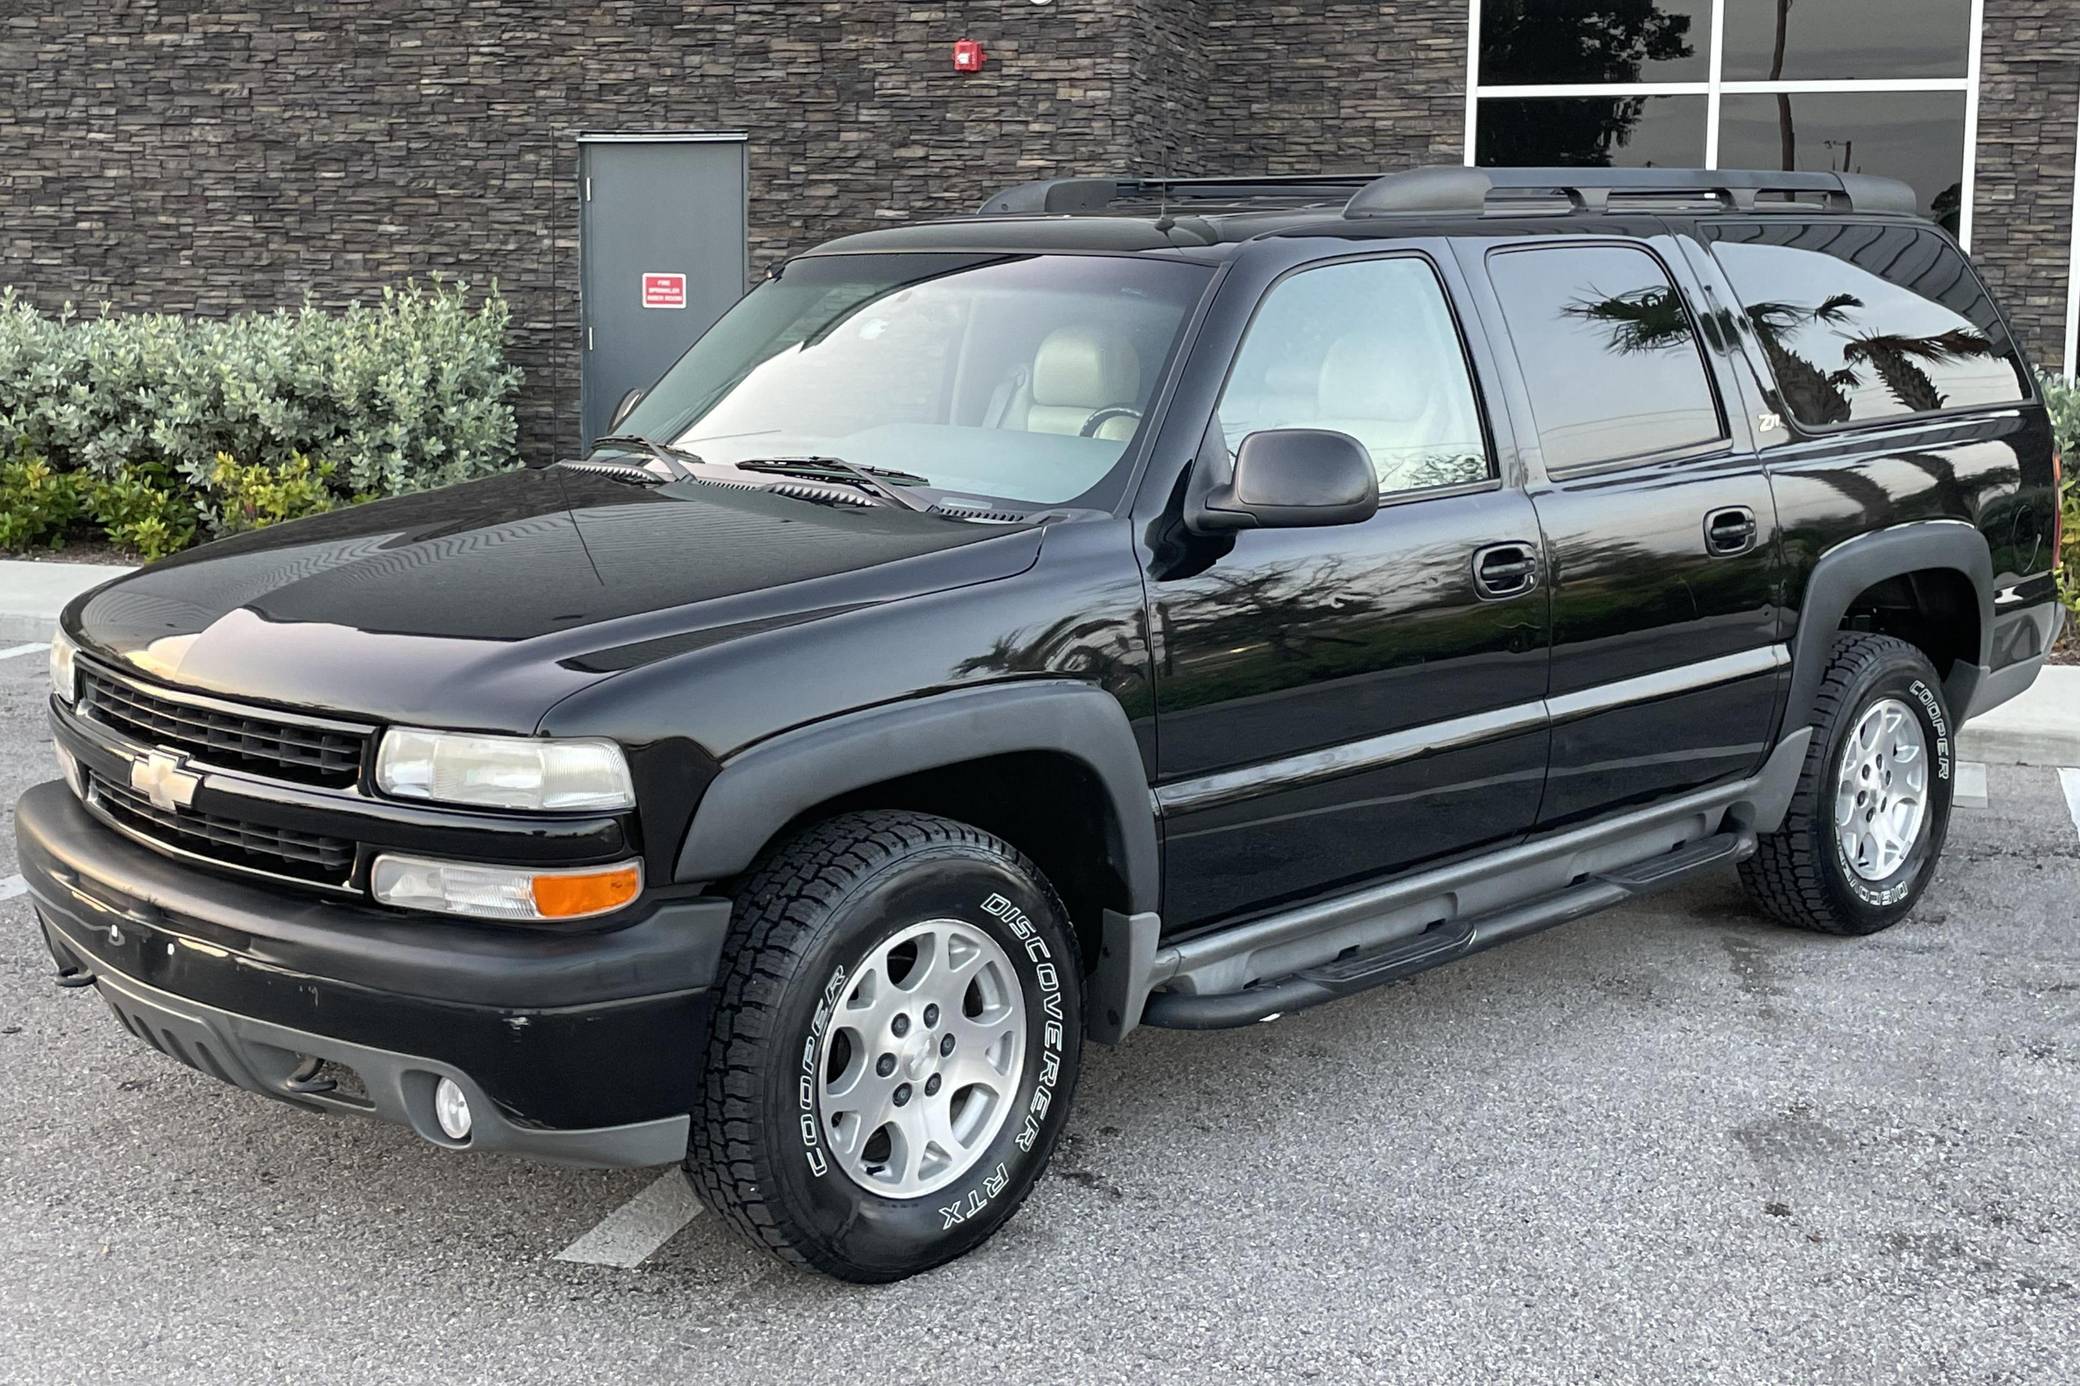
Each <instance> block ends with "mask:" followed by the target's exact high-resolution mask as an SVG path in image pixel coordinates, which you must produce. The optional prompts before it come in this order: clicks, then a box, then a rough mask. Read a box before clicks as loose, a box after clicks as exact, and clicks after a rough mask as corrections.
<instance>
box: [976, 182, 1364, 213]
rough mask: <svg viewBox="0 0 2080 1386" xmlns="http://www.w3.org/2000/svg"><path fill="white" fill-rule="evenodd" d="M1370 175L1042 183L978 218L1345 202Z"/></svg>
mask: <svg viewBox="0 0 2080 1386" xmlns="http://www.w3.org/2000/svg"><path fill="white" fill-rule="evenodd" d="M1378 176H1379V175H1377V174H1373V173H1315V174H1266V175H1263V176H1261V177H1252V176H1248V175H1244V176H1238V177H1224V178H1123V177H1122V178H1103V177H1099V178H1043V179H1041V180H1039V181H1038V182H1033V183H1020V184H1018V185H1017V186H1015V187H1010V188H1006V189H1004V190H1003V191H1002V192H999V193H997V194H995V195H994V196H992V197H991V198H990V199H989V200H988V201H987V202H984V203H983V204H982V206H981V207H980V208H978V209H977V215H978V216H986V217H993V216H1014V215H1018V214H1021V213H1036V212H1037V213H1053V214H1055V215H1062V214H1066V213H1074V212H1102V211H1104V210H1105V209H1106V208H1107V207H1111V206H1113V205H1114V204H1116V203H1122V202H1125V203H1138V202H1176V203H1207V202H1214V203H1229V204H1232V203H1238V202H1276V203H1282V204H1286V205H1306V204H1309V203H1323V202H1329V203H1335V202H1343V201H1345V200H1347V199H1348V198H1349V197H1350V195H1351V194H1352V193H1353V192H1355V191H1356V190H1357V189H1359V188H1362V187H1364V186H1365V185H1366V184H1368V183H1370V182H1372V181H1373V180H1374V179H1376V178H1377V177H1378Z"/></svg>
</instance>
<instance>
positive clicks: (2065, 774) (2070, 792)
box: [2058, 769, 2080, 833]
mask: <svg viewBox="0 0 2080 1386" xmlns="http://www.w3.org/2000/svg"><path fill="white" fill-rule="evenodd" d="M2058 782H2059V785H2060V786H2061V787H2062V788H2064V790H2065V792H2066V812H2067V813H2070V814H2071V815H2073V831H2074V832H2076V833H2080V770H2067V769H2061V770H2060V771H2059V772H2058Z"/></svg>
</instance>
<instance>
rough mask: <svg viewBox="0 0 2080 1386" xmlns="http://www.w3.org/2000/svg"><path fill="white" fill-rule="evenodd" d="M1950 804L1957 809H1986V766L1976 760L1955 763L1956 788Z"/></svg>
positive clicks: (1952, 793)
mask: <svg viewBox="0 0 2080 1386" xmlns="http://www.w3.org/2000/svg"><path fill="white" fill-rule="evenodd" d="M1950 802H1951V803H1953V804H1955V805H1956V806H1957V807H1959V808H1985V807H1986V766H1985V765H1984V764H1983V763H1982V762H1980V761H1976V760H1960V761H1959V762H1957V786H1956V788H1955V789H1954V790H1953V791H1952V792H1951V795H1950Z"/></svg>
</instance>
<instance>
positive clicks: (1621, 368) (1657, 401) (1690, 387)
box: [1488, 245, 1725, 472]
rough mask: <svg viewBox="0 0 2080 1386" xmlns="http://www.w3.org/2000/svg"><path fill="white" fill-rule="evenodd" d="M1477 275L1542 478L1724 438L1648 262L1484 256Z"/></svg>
mask: <svg viewBox="0 0 2080 1386" xmlns="http://www.w3.org/2000/svg"><path fill="white" fill-rule="evenodd" d="M1488 277H1489V279H1491V280H1492V281H1493V282H1494V285H1495V294H1496V297H1497V298H1498V299H1500V300H1501V302H1502V315H1503V317H1504V319H1505V320H1507V322H1508V323H1509V335H1510V341H1511V343H1512V345H1514V347H1515V348H1516V354H1517V362H1518V365H1519V366H1520V367H1521V368H1522V369H1523V372H1524V385H1525V388H1526V389H1527V390H1528V391H1529V392H1530V395H1531V412H1532V413H1533V414H1534V415H1535V416H1536V417H1537V421H1538V441H1539V447H1540V449H1541V450H1542V451H1543V452H1544V453H1545V459H1546V468H1547V469H1548V470H1549V471H1553V472H1565V471H1570V470H1573V469H1576V468H1581V467H1593V466H1596V465H1597V464H1599V463H1603V462H1615V461H1620V460H1623V459H1625V458H1631V457H1645V456H1649V455H1658V454H1664V453H1668V452H1675V451H1681V450H1684V449H1687V448H1695V447H1701V446H1704V445H1707V444H1711V443H1716V442H1718V441H1719V440H1720V439H1721V438H1723V437H1725V427H1724V425H1723V424H1722V423H1721V422H1720V418H1719V405H1718V402H1717V400H1716V398H1715V397H1714V396H1713V394H1712V385H1711V380H1710V379H1709V377H1707V376H1706V374H1705V367H1704V360H1703V358H1702V357H1701V356H1699V355H1698V349H1697V329H1696V327H1695V325H1694V324H1693V323H1692V322H1691V321H1690V314H1689V310H1688V309H1686V308H1685V307H1684V306H1683V299H1682V296H1681V295H1680V294H1678V293H1677V292H1676V287H1675V285H1674V284H1672V283H1670V282H1669V278H1668V272H1667V271H1666V270H1664V269H1663V268H1662V267H1661V262H1660V261H1659V260H1656V259H1655V258H1654V257H1653V256H1652V255H1649V254H1648V253H1647V252H1646V251H1644V250H1640V249H1638V248H1636V247H1633V246H1623V245H1575V246H1549V247H1546V246H1542V247H1539V248H1536V249H1532V250H1510V251H1503V252H1499V253H1497V254H1495V255H1493V256H1491V257H1489V260H1488Z"/></svg>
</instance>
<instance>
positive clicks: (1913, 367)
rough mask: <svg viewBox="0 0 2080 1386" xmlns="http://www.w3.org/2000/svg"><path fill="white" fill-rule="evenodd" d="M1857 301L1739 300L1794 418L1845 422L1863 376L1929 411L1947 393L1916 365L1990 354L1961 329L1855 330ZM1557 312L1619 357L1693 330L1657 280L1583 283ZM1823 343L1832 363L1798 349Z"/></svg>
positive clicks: (1986, 343)
mask: <svg viewBox="0 0 2080 1386" xmlns="http://www.w3.org/2000/svg"><path fill="white" fill-rule="evenodd" d="M1864 307H1865V305H1864V302H1863V300H1862V299H1860V298H1858V297H1857V296H1856V295H1854V294H1847V293H1840V294H1831V295H1829V296H1828V297H1826V298H1824V299H1822V300H1821V301H1820V302H1818V303H1816V304H1813V305H1811V306H1810V307H1808V306H1805V305H1803V304H1797V303H1787V302H1779V301H1769V302H1762V303H1753V304H1750V305H1748V308H1747V318H1748V325H1749V326H1750V327H1751V328H1753V329H1754V332H1755V338H1756V340H1757V341H1758V342H1759V343H1760V344H1761V346H1762V354H1763V356H1764V357H1765V358H1767V360H1768V361H1769V365H1770V370H1771V371H1772V372H1773V373H1774V374H1775V376H1776V379H1777V388H1778V390H1779V392H1780V393H1781V394H1782V395H1783V398H1784V403H1785V404H1786V405H1787V406H1788V407H1789V409H1790V411H1791V414H1792V416H1793V417H1795V418H1797V419H1798V420H1800V421H1801V422H1803V423H1808V424H1834V423H1844V422H1846V421H1848V419H1849V418H1850V417H1851V415H1852V414H1853V413H1854V412H1855V404H1854V400H1853V398H1852V394H1851V392H1852V391H1855V390H1859V389H1861V388H1863V387H1864V384H1865V380H1866V375H1867V374H1874V375H1876V377H1877V378H1878V380H1879V381H1881V382H1882V383H1883V384H1884V386H1885V389H1886V391H1887V393H1889V394H1890V395H1891V396H1892V398H1893V399H1894V400H1895V401H1897V402H1898V404H1899V406H1900V407H1901V408H1902V409H1904V410H1906V411H1907V412H1909V413H1929V412H1933V411H1935V410H1938V409H1941V408H1943V407H1944V406H1945V405H1946V404H1947V403H1948V400H1947V397H1946V396H1945V395H1944V394H1943V392H1942V390H1941V389H1940V388H1938V387H1937V385H1936V382H1935V380H1934V379H1933V378H1932V377H1931V376H1930V375H1929V373H1928V371H1927V370H1926V369H1925V368H1926V367H1928V366H1947V365H1954V364H1956V363H1957V362H1959V361H1964V360H1969V359H1974V358H1990V357H1992V356H1994V355H1995V350H1994V346H1993V343H1992V342H1991V341H1990V340H1988V339H1987V337H1986V336H1985V335H1984V334H1983V333H1980V332H1976V331H1974V330H1972V329H1971V328H1967V327H1954V328H1950V329H1948V330H1946V331H1942V332H1933V333H1928V334H1926V335H1923V336H1911V335H1907V334H1904V333H1896V332H1876V331H1870V330H1868V329H1861V328H1860V325H1859V323H1858V316H1859V315H1860V314H1861V313H1862V312H1863V311H1864ZM1560 311H1561V312H1562V314H1564V315H1565V316H1567V317H1570V318H1574V319H1577V320H1578V321H1581V322H1587V323H1594V324H1596V325H1597V326H1599V327H1601V328H1603V329H1604V332H1605V336H1606V339H1607V344H1606V349H1607V350H1609V351H1611V352H1614V353H1616V354H1618V355H1621V356H1624V355H1633V354H1636V353H1639V352H1648V351H1668V350H1673V349H1676V348H1679V347H1687V346H1689V345H1690V342H1691V338H1692V335H1693V329H1692V327H1691V324H1690V315H1689V313H1688V312H1687V311H1686V310H1685V308H1684V307H1683V302H1682V298H1681V296H1680V295H1678V294H1677V292H1676V291H1675V290H1674V289H1672V288H1669V287H1667V286H1665V285H1650V286H1648V287H1646V288H1643V289H1633V290H1629V291H1627V292H1625V293H1620V294H1599V293H1598V292H1597V291H1596V290H1595V289H1594V288H1593V286H1592V287H1591V288H1590V290H1589V291H1588V292H1587V293H1586V294H1584V295H1582V296H1580V297H1577V298H1576V299H1574V300H1573V301H1572V302H1570V303H1569V304H1568V305H1567V306H1566V307H1564V308H1562V309H1561V310H1560ZM1815 334H1818V335H1817V336H1816V335H1815ZM1829 341H1833V342H1837V343H1838V345H1836V346H1835V348H1834V351H1835V354H1837V355H1838V357H1839V360H1840V362H1841V364H1840V365H1838V366H1836V367H1835V368H1834V369H1832V370H1827V369H1823V368H1822V367H1821V366H1820V365H1818V364H1817V363H1815V362H1814V360H1813V359H1812V356H1811V355H1810V354H1808V353H1811V352H1812V349H1813V347H1815V346H1818V345H1822V344H1824V343H1827V342H1829ZM1794 345H1795V346H1796V347H1798V348H1803V349H1804V352H1803V353H1802V352H1801V351H1800V350H1796V349H1794Z"/></svg>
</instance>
